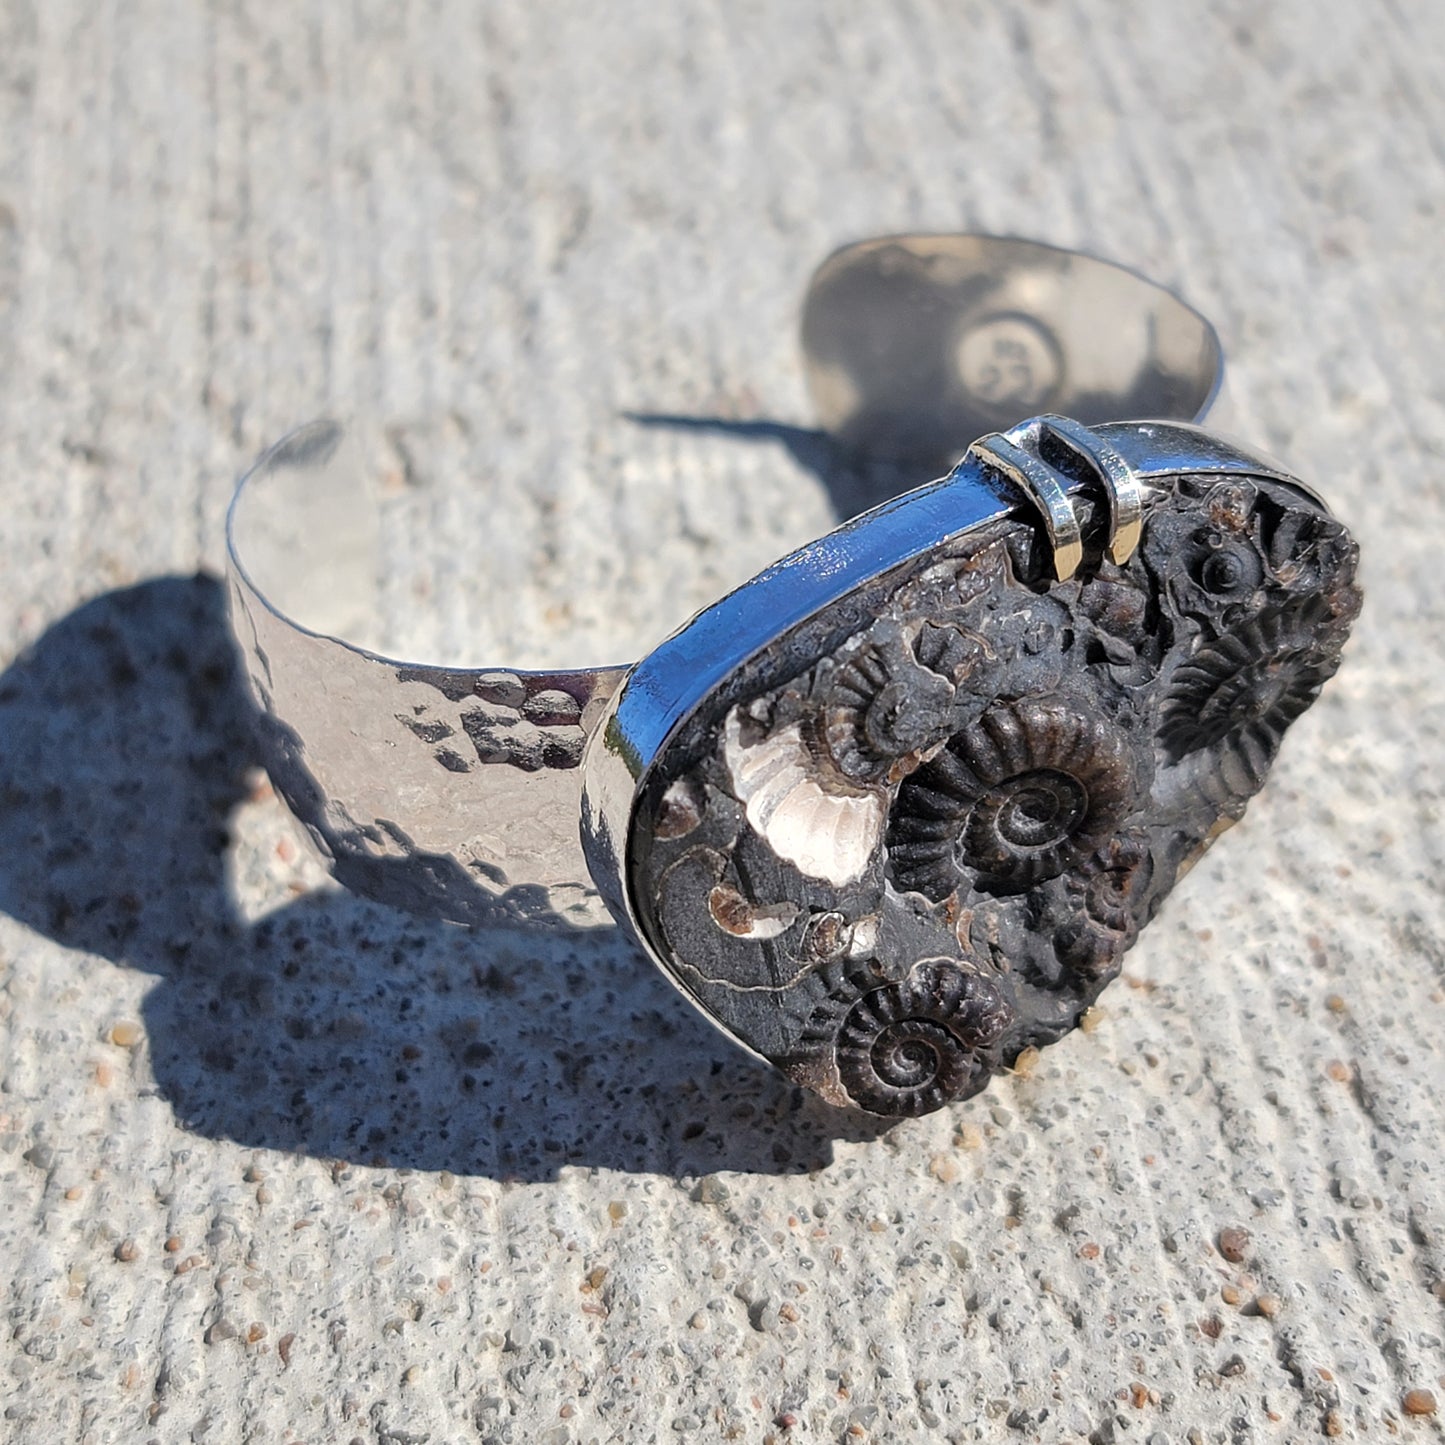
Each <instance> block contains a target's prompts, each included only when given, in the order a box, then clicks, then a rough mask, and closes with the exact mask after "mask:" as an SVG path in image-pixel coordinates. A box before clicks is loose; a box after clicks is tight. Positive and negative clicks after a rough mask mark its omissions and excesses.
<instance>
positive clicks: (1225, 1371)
mask: <svg viewBox="0 0 1445 1445" xmlns="http://www.w3.org/2000/svg"><path fill="white" fill-rule="evenodd" d="M1219 1373H1220V1374H1221V1375H1228V1376H1234V1375H1242V1374H1243V1373H1244V1360H1243V1358H1242V1357H1241V1356H1239V1355H1231V1356H1230V1357H1229V1358H1228V1359H1227V1360H1226V1361H1225V1362H1224V1363H1223V1364H1222V1365H1221V1366H1220V1367H1219Z"/></svg>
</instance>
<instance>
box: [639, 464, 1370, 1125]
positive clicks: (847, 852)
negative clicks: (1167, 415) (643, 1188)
mask: <svg viewBox="0 0 1445 1445" xmlns="http://www.w3.org/2000/svg"><path fill="white" fill-rule="evenodd" d="M1153 486H1154V490H1153V491H1152V492H1151V495H1150V497H1149V501H1148V504H1147V508H1146V516H1145V523H1144V532H1143V538H1142V542H1141V544H1140V546H1139V548H1138V550H1137V551H1136V552H1135V553H1134V554H1133V556H1132V557H1130V559H1129V560H1128V562H1127V563H1125V564H1123V565H1116V564H1114V563H1112V562H1108V561H1106V560H1104V559H1102V558H1101V557H1099V556H1098V554H1097V553H1094V554H1091V556H1090V557H1089V558H1088V559H1087V560H1086V564H1085V566H1084V568H1083V569H1082V570H1081V572H1080V574H1079V575H1078V576H1077V577H1076V578H1074V579H1073V580H1071V581H1069V582H1066V583H1058V582H1054V581H1053V580H1052V573H1051V571H1050V570H1049V569H1050V561H1049V554H1048V553H1047V550H1046V548H1045V547H1044V546H1043V545H1042V542H1041V539H1040V537H1039V534H1038V531H1037V529H1036V528H1035V527H1032V526H1030V525H1028V524H1027V523H1025V522H1022V521H1017V520H1013V519H1011V518H1010V519H1005V520H1002V521H998V522H994V523H990V524H988V525H986V526H984V527H982V528H978V529H973V530H970V531H969V532H966V533H964V534H963V535H961V536H960V537H957V538H954V539H952V540H950V541H948V542H946V543H944V544H942V545H940V546H938V547H936V548H934V549H933V550H932V551H929V552H925V553H922V554H920V555H919V556H917V557H915V558H913V559H912V560H911V561H909V562H908V563H905V564H904V565H902V566H901V567H898V568H895V569H894V570H893V571H892V572H891V573H888V574H885V576H884V577H882V578H880V579H878V581H877V582H876V583H875V584H873V585H871V586H870V587H868V588H866V589H863V590H861V591H860V592H857V593H854V594H851V595H850V596H849V597H846V598H844V599H843V600H842V601H840V602H837V603H835V604H833V605H832V606H831V607H829V608H827V609H826V610H825V611H823V612H822V613H820V614H818V615H817V616H815V617H814V618H812V619H810V620H809V621H808V622H807V623H805V624H803V625H802V626H800V627H798V628H795V629H794V630H793V631H792V632H791V633H789V634H787V635H786V636H784V637H782V638H780V639H779V640H778V641H777V642H775V643H774V644H773V645H772V646H771V647H769V648H768V649H766V650H765V651H764V652H763V653H762V654H760V655H758V656H757V657H755V658H753V659H751V660H750V661H749V662H748V663H747V664H745V665H744V666H743V667H741V668H740V669H738V671H737V672H736V673H734V675H733V677H732V678H731V679H730V680H729V683H728V684H727V685H725V687H723V688H722V689H719V690H718V691H717V692H716V693H714V694H712V695H711V696H710V697H708V698H707V699H705V700H704V702H703V703H702V705H701V706H700V707H699V708H697V709H696V710H695V711H694V712H693V714H692V715H691V717H690V718H689V719H688V720H687V721H686V722H685V723H684V724H683V726H682V727H681V728H679V730H678V731H677V733H676V734H675V735H674V737H673V738H672V739H671V740H670V741H669V743H668V745H667V746H666V748H664V750H663V751H662V753H661V754H660V755H659V756H658V758H657V759H656V761H655V762H654V764H653V766H652V767H651V769H650V770H649V773H648V775H647V777H646V778H645V780H644V783H643V787H642V789H641V792H640V794H639V798H638V802H637V806H636V810H635V812H634V822H633V829H632V846H631V861H630V877H631V886H632V890H633V900H634V906H635V909H636V913H637V917H638V921H639V923H640V926H641V927H642V929H643V931H644V933H645V935H646V937H647V940H648V942H649V944H650V946H651V947H652V949H653V950H654V952H655V953H656V954H657V955H658V957H659V958H660V959H661V960H662V961H663V963H664V966H665V967H667V968H668V969H669V970H670V972H671V973H672V975H673V977H674V979H675V980H676V981H677V982H678V983H679V984H680V985H681V986H682V987H683V989H684V990H685V991H687V992H688V993H689V994H691V995H692V996H693V997H695V998H696V999H697V1000H698V1002H699V1003H700V1004H701V1005H702V1006H703V1007H704V1008H705V1009H706V1010H707V1011H708V1012H709V1013H711V1014H712V1015H713V1016H714V1018H716V1019H717V1020H718V1021H719V1022H720V1023H721V1024H722V1025H723V1026H724V1027H725V1028H726V1029H727V1030H728V1031H729V1032H731V1033H732V1034H734V1035H735V1036H736V1037H737V1038H739V1039H740V1040H742V1041H743V1042H744V1043H745V1044H747V1045H749V1046H750V1047H751V1048H753V1049H754V1050H756V1051H757V1052H758V1053H760V1054H762V1055H764V1056H765V1057H766V1058H768V1059H770V1060H772V1061H773V1062H774V1063H775V1064H777V1065H778V1066H779V1067H780V1068H781V1069H783V1070H784V1072H786V1073H787V1074H788V1075H789V1076H790V1077H792V1078H793V1079H795V1080H796V1081H797V1082H799V1083H801V1084H804V1085H806V1086H808V1087H810V1088H812V1089H815V1090H816V1091H817V1092H819V1093H820V1094H822V1095H823V1096H824V1097H825V1098H827V1099H828V1100H830V1101H831V1102H833V1103H835V1104H839V1105H843V1106H848V1107H853V1108H858V1109H862V1110H866V1111H868V1112H871V1113H875V1114H881V1115H903V1114H921V1113H926V1112H928V1111H930V1110H932V1109H936V1108H938V1107H940V1106H941V1105H943V1104H945V1103H947V1102H948V1101H949V1100H951V1099H959V1098H964V1097H966V1096H968V1095H969V1094H972V1093H975V1092H977V1091H978V1090H979V1089H981V1088H982V1087H983V1086H984V1084H985V1083H986V1082H987V1081H988V1079H989V1077H990V1076H991V1075H992V1074H993V1073H994V1072H995V1071H996V1070H997V1069H999V1068H1001V1067H1004V1066H1006V1065H1007V1064H1008V1063H1010V1062H1011V1061H1012V1060H1013V1059H1014V1057H1015V1056H1016V1055H1017V1054H1018V1053H1019V1051H1020V1050H1021V1049H1023V1048H1025V1047H1028V1046H1030V1045H1042V1044H1046V1043H1050V1042H1052V1041H1054V1040H1055V1039H1057V1038H1059V1037H1061V1036H1062V1035H1063V1034H1064V1033H1066V1032H1067V1031H1068V1030H1069V1029H1071V1028H1072V1027H1074V1025H1075V1024H1076V1023H1077V1022H1078V1020H1079V1018H1080V1016H1081V1015H1082V1014H1083V1012H1084V1011H1085V1010H1086V1009H1087V1008H1088V1007H1089V1005H1090V1004H1091V1003H1092V1002H1093V1001H1094V1000H1095V998H1096V997H1097V996H1098V994H1099V992H1100V991H1101V990H1102V989H1103V987H1104V986H1105V984H1106V983H1108V981H1109V980H1110V979H1111V978H1113V977H1114V976H1115V975H1116V974H1117V973H1118V971H1119V968H1120V963H1121V960H1122V958H1123V955H1124V953H1125V951H1126V950H1127V949H1128V948H1129V947H1130V945H1131V944H1132V943H1133V942H1134V940H1135V939H1136V938H1137V937H1138V934H1139V930H1140V929H1141V928H1143V927H1144V925H1145V924H1146V923H1148V921H1149V920H1150V918H1151V917H1152V916H1153V915H1154V913H1155V912H1156V910H1157V909H1158V908H1159V906H1160V904H1161V903H1162V902H1163V900H1164V898H1165V896H1166V895H1167V894H1168V892H1169V890H1170V889H1171V888H1172V887H1173V886H1174V883H1175V882H1176V880H1177V879H1179V878H1180V877H1181V876H1182V875H1183V873H1184V872H1185V871H1187V869H1188V867H1189V866H1190V864H1191V863H1193V862H1194V860H1195V859H1196V858H1197V857H1198V856H1199V855H1200V854H1201V852H1202V851H1203V850H1204V849H1205V848H1206V847H1207V846H1208V845H1209V843H1210V842H1211V841H1212V839H1213V838H1214V837H1215V836H1217V835H1218V833H1219V832H1221V831H1222V830H1223V828H1225V827H1226V826H1228V824H1229V823H1231V822H1233V821H1234V820H1236V819H1237V818H1239V816H1240V815H1241V814H1242V813H1243V811H1244V808H1245V805H1246V803H1247V802H1248V800H1249V798H1250V797H1251V796H1252V795H1253V794H1254V793H1255V792H1257V791H1258V789H1259V788H1260V786H1261V785H1262V784H1263V782H1264V780H1265V776H1266V774H1267V773H1268V771H1269V768H1270V765H1271V764H1272V763H1273V761H1274V757H1275V754H1276V752H1277V750H1278V748H1279V744H1280V740H1281V738H1282V736H1283V734H1284V732H1285V730H1286V728H1288V726H1289V724H1290V723H1291V722H1293V721H1294V719H1295V718H1297V717H1298V716H1299V715H1300V714H1301V713H1302V712H1303V711H1304V710H1305V709H1306V708H1307V707H1308V706H1309V705H1310V703H1311V702H1313V701H1314V699H1315V697H1316V695H1317V694H1318V692H1319V690H1320V687H1321V686H1322V684H1323V683H1324V682H1325V681H1326V679H1328V678H1329V676H1330V675H1331V674H1332V673H1333V672H1334V670H1335V668H1336V667H1337V665H1338V663H1339V657H1340V648H1341V647H1342V645H1343V643H1344V641H1345V638H1346V636H1347V634H1348V631H1349V627H1350V624H1351V622H1352V621H1353V619H1354V617H1355V615H1356V614H1357V612H1358V610H1359V605H1360V596H1359V592H1358V590H1357V588H1356V586H1355V568H1356V561H1357V551H1356V548H1355V545H1354V543H1353V541H1352V540H1351V539H1350V537H1349V534H1348V533H1347V532H1346V531H1345V529H1344V528H1343V527H1342V526H1341V525H1340V524H1339V523H1338V522H1337V521H1335V520H1334V519H1333V518H1331V517H1330V516H1329V515H1328V514H1327V513H1326V512H1324V511H1323V510H1322V509H1321V508H1320V507H1319V506H1317V505H1316V504H1315V503H1314V502H1312V501H1311V500H1309V499H1308V498H1306V496H1305V495H1304V494H1303V493H1302V492H1299V491H1297V490H1296V489H1294V488H1292V487H1289V486H1288V485H1285V484H1281V483H1277V482H1274V481H1270V480H1266V479H1263V478H1241V477H1238V476H1230V477H1220V476H1211V475H1192V474H1191V475H1183V476H1178V477H1173V478H1167V479H1162V480H1160V481H1157V482H1156V483H1155V484H1153ZM1081 511H1082V514H1083V516H1084V518H1085V521H1086V535H1088V533H1089V528H1088V525H1087V524H1088V521H1089V513H1088V508H1087V504H1085V506H1084V507H1083V508H1082V509H1081Z"/></svg>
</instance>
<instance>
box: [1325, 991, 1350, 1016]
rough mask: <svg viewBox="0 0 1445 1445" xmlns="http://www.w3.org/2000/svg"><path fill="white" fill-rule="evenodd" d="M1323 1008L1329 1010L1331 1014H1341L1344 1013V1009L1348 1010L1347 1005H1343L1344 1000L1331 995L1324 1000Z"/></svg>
mask: <svg viewBox="0 0 1445 1445" xmlns="http://www.w3.org/2000/svg"><path fill="white" fill-rule="evenodd" d="M1325 1007H1326V1008H1327V1009H1329V1011H1330V1012H1331V1013H1332V1014H1342V1013H1344V1012H1345V1010H1346V1008H1348V1005H1347V1004H1346V1003H1345V1001H1344V999H1342V998H1341V997H1340V996H1339V994H1337V993H1332V994H1331V995H1330V996H1329V997H1328V998H1327V999H1326V1000H1325Z"/></svg>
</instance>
